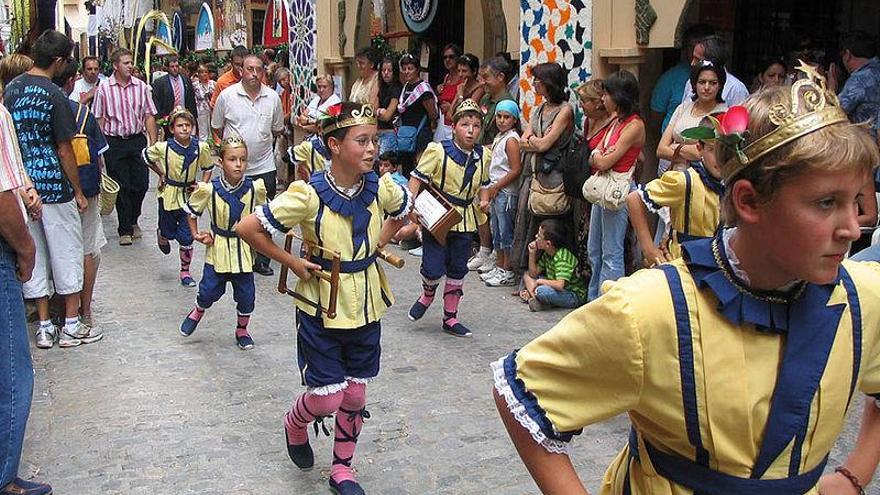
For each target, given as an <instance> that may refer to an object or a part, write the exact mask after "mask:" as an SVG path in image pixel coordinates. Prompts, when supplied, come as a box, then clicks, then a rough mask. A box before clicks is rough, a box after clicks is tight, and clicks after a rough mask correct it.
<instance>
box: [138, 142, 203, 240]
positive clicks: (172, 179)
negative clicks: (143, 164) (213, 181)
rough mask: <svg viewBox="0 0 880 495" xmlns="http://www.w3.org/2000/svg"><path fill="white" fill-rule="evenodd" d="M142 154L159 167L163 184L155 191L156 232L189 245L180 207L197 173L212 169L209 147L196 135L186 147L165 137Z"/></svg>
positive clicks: (184, 216)
mask: <svg viewBox="0 0 880 495" xmlns="http://www.w3.org/2000/svg"><path fill="white" fill-rule="evenodd" d="M143 155H144V160H146V161H147V162H149V163H154V164H157V165H159V166H161V167H162V168H163V174H164V177H165V187H163V188H162V189H161V190H160V191H159V192H158V194H157V196H158V200H159V234H160V235H161V236H162V237H164V238H166V239H174V240H176V241H177V242H178V243H179V244H180V245H181V246H190V245H192V233H191V232H190V230H189V224H187V221H186V214H185V213H184V212H183V207H184V205H185V204H186V200H187V197H188V196H189V188H190V187H192V186H193V185H195V184H196V181H197V180H198V178H199V175H200V174H201V173H202V172H204V171H210V170H211V169H212V168H214V161H213V159H212V158H211V148H210V146H208V143H206V142H203V141H199V139H198V138H196V137H193V138H191V139H190V142H189V145H188V146H183V145H182V144H180V143H178V142H177V140H176V139H169V140H168V141H159V142H157V143H155V144H153V145H152V146H150V147H149V148H146V149H145V150H144V152H143Z"/></svg>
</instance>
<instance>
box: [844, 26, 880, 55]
mask: <svg viewBox="0 0 880 495" xmlns="http://www.w3.org/2000/svg"><path fill="white" fill-rule="evenodd" d="M844 50H849V52H850V53H852V55H853V57H858V58H872V57H874V56H876V55H877V38H876V37H874V36H873V35H870V34H868V33H866V32H864V31H852V32H850V33H846V34H844V35H843V36H841V37H840V51H844Z"/></svg>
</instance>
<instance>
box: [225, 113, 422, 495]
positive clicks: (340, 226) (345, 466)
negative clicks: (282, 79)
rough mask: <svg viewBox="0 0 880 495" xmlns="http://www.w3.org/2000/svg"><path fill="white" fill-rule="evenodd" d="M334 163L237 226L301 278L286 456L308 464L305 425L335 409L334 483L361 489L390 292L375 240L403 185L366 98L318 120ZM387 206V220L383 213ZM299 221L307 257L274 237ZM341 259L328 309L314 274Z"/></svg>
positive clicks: (386, 236)
mask: <svg viewBox="0 0 880 495" xmlns="http://www.w3.org/2000/svg"><path fill="white" fill-rule="evenodd" d="M318 125H319V127H320V129H321V133H322V136H323V139H324V144H325V145H326V146H327V149H329V150H330V154H331V157H332V158H331V160H332V165H330V166H329V167H328V169H327V170H323V171H318V172H315V173H314V174H312V176H311V179H310V181H309V182H308V183H306V182H303V181H297V182H294V183H292V184H291V185H290V187H289V188H288V189H287V191H285V192H284V193H283V194H281V195H280V196H278V197H277V198H275V199H274V200H273V201H272V202H271V203H270V204H268V205H266V206H264V207H263V208H260V209H258V210H257V212H256V214H255V215H252V216H250V217H248V218H246V219H244V220H243V221H242V222H241V223H240V224H239V226H238V229H237V232H238V233H239V235H241V237H242V238H243V239H245V240H246V241H247V242H248V243H249V244H250V245H251V246H253V247H254V249H256V250H257V251H259V252H261V253H265V254H266V255H268V256H269V257H271V258H273V259H275V260H277V261H279V262H280V263H282V264H284V265H286V266H289V267H290V268H291V269H292V270H293V271H294V272H295V273H296V274H297V276H298V277H299V282H298V283H297V285H296V289H295V292H296V293H297V295H298V296H299V297H297V301H296V307H297V312H296V319H297V323H296V324H297V354H298V361H299V367H300V372H301V375H302V379H303V384H304V385H306V386H307V387H308V390H307V391H306V392H305V393H303V394H302V395H300V396H299V397H298V398H297V399H296V401H295V402H294V404H293V407H292V408H291V409H290V411H288V413H287V415H286V416H285V417H284V432H285V436H286V438H287V448H288V455H289V456H290V458H291V460H292V461H293V462H294V463H295V464H296V465H297V466H298V467H299V468H301V469H303V470H307V469H311V468H312V467H313V466H314V454H313V452H312V448H311V446H310V445H309V437H308V430H307V428H306V427H307V426H308V424H309V423H310V422H312V421H315V420H316V419H317V420H319V421H320V420H322V419H323V417H325V416H330V415H333V414H335V415H336V428H335V439H334V443H333V466H332V470H331V473H330V481H329V483H330V488H331V489H333V490H334V491H335V492H336V493H339V494H342V495H358V494H363V493H364V491H363V490H362V489H361V487H360V485H359V484H358V483H357V481H356V480H355V478H354V474H353V473H352V469H351V464H352V458H353V457H354V451H355V447H356V445H357V439H358V435H359V434H360V431H361V427H362V426H363V422H364V418H366V417H369V414H368V413H367V411H366V409H365V408H364V406H365V404H366V384H367V383H368V382H369V381H370V380H372V379H373V378H375V377H376V376H377V375H378V373H379V356H380V352H381V349H380V346H379V337H380V333H381V327H380V321H379V320H380V318H382V316H383V315H384V314H385V311H386V310H387V309H388V307H389V306H391V304H392V302H393V297H392V295H391V291H390V289H389V287H388V282H387V280H386V278H385V272H384V271H383V270H382V268H381V267H380V266H379V265H378V264H377V263H376V259H377V254H378V249H381V248H382V247H383V246H384V245H385V244H387V243H388V241H389V240H390V238H391V236H392V235H393V234H394V233H395V232H396V231H397V230H398V229H399V228H400V226H402V224H403V222H404V220H405V218H406V216H407V214H408V213H409V209H410V199H409V193H408V191H407V190H406V188H405V187H403V186H401V185H398V184H397V183H395V182H394V180H392V179H391V177H390V176H388V175H386V176H384V177H382V178H379V176H378V175H377V174H376V173H375V172H374V171H373V164H374V162H375V155H376V150H377V129H376V117H375V114H374V113H373V108H372V107H371V106H370V105H362V104H360V103H350V102H344V103H340V104H337V105H334V106H331V107H329V108H328V109H327V114H326V115H324V116H323V118H321V119H320V120H319V122H318ZM385 215H388V216H389V217H390V218H389V220H387V221H385V222H384V225H383V218H384V216H385ZM297 225H299V226H300V229H301V230H302V237H303V239H304V242H305V244H306V245H308V246H320V247H321V248H323V249H319V248H318V247H313V248H309V249H308V254H309V255H310V256H311V258H310V259H311V261H306V260H304V259H301V258H298V257H296V256H294V255H292V254H291V253H288V252H286V251H284V250H283V249H281V248H280V247H278V246H276V245H275V244H274V243H273V242H272V238H271V237H270V236H271V234H274V233H275V232H279V231H280V232H288V231H289V230H290V229H291V228H293V227H294V226H297ZM325 250H331V251H335V252H337V253H339V255H340V259H341V267H340V277H339V288H338V301H337V308H336V311H337V314H336V317H335V318H331V317H330V316H328V315H325V314H324V312H323V311H322V302H323V304H327V301H328V300H329V298H330V287H329V285H330V284H328V283H327V282H324V281H322V280H321V279H319V278H318V277H316V276H313V275H312V274H311V273H310V270H320V269H325V270H326V269H329V267H330V264H331V260H330V259H328V258H326V256H327V255H326V251H325Z"/></svg>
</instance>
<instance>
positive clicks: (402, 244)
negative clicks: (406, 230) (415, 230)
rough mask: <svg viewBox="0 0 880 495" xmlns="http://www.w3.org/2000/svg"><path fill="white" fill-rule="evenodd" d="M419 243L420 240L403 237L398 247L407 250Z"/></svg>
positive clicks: (419, 244) (417, 245)
mask: <svg viewBox="0 0 880 495" xmlns="http://www.w3.org/2000/svg"><path fill="white" fill-rule="evenodd" d="M421 245H422V243H421V242H419V241H417V240H414V239H404V240H402V241H400V249H405V250H407V251H409V250H410V249H415V248H417V247H419V246H421Z"/></svg>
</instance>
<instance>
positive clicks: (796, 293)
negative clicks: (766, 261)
mask: <svg viewBox="0 0 880 495" xmlns="http://www.w3.org/2000/svg"><path fill="white" fill-rule="evenodd" d="M720 242H721V241H720V239H719V238H718V237H716V238H715V239H713V240H712V256H713V257H714V258H715V263H716V264H718V268H720V269H721V273H723V274H724V278H726V279H727V281H728V282H730V283H731V284H733V286H734V287H736V290H738V291H740V292H742V293H743V294H747V295H749V296H751V297H753V298H755V299H757V300H759V301H764V302H769V303H776V304H789V303H791V302H792V301H794V300H796V299H798V298H799V297H801V294H803V293H804V290H805V289H806V288H807V284H806V282H798V284H797V286H795V287H794V288H792V289H791V290H790V291H788V292H787V293H785V294H783V295H778V294H780V293H779V292H776V291H761V290H755V289H752V288H751V287H748V286H747V285H745V284H743V283H742V282H740V280H739V278H737V277H736V276H735V275H734V274H733V273H731V271H730V267H729V266H728V264H727V261H726V260H725V259H724V258H723V257H722V256H721V249H720V247H719V243H720Z"/></svg>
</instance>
